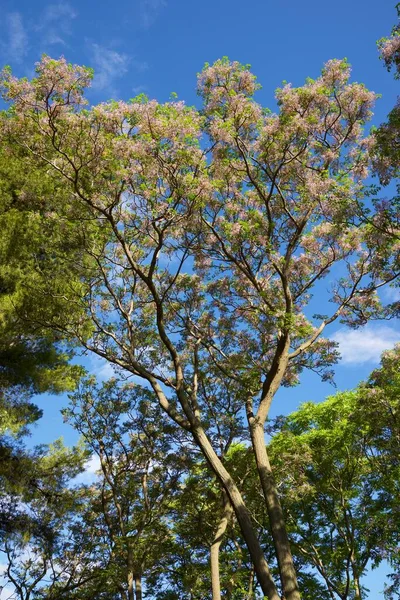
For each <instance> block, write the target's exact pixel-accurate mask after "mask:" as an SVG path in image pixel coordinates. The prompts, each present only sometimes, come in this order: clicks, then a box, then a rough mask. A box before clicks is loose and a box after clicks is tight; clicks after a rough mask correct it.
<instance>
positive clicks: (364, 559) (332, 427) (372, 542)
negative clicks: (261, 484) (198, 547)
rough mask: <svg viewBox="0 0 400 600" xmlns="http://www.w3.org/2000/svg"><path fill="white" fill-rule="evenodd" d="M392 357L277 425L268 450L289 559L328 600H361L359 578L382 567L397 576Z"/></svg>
mask: <svg viewBox="0 0 400 600" xmlns="http://www.w3.org/2000/svg"><path fill="white" fill-rule="evenodd" d="M399 354H400V347H396V349H394V350H393V351H390V352H387V353H385V354H384V355H383V357H382V366H381V368H380V369H378V370H376V371H374V372H373V373H372V375H371V377H370V378H369V380H368V381H367V382H366V383H362V384H360V385H359V386H358V387H357V388H356V389H355V390H354V391H349V392H341V393H338V394H336V395H335V396H332V397H330V398H328V399H327V400H326V401H324V402H321V403H320V404H313V403H307V404H304V405H303V406H302V407H300V409H299V410H298V411H296V412H294V413H292V414H291V415H289V416H288V417H285V418H282V420H281V421H280V425H279V428H278V431H277V433H276V434H275V435H274V436H273V438H272V441H271V443H270V445H269V450H270V454H271V456H272V457H273V460H274V464H275V465H276V473H277V478H278V481H279V487H280V489H281V490H282V498H283V503H284V507H285V511H286V514H287V522H288V523H289V524H290V525H289V527H290V531H291V533H290V535H291V539H292V540H293V544H294V547H295V548H296V554H299V556H301V557H303V559H304V561H305V562H306V564H309V565H310V566H311V567H313V569H314V570H315V571H316V572H317V573H318V574H319V576H320V577H321V578H322V579H323V580H324V581H325V584H326V587H327V590H328V592H329V597H330V598H332V599H335V598H340V599H342V600H347V599H357V600H361V598H366V597H368V595H367V591H366V590H365V589H364V588H363V586H362V583H361V578H362V576H363V575H364V574H365V572H366V570H367V569H369V568H370V567H372V568H373V567H376V566H377V565H379V564H380V563H381V562H382V560H384V559H386V560H388V561H389V562H390V563H391V564H392V566H393V567H394V568H395V569H396V570H397V568H398V558H399V557H398V545H399V533H398V532H399V527H398V525H399V511H398V502H397V499H398V497H399V491H400V490H399V485H400V471H399V460H398V457H399V439H400V438H399V431H400V430H399V425H400V423H399V402H400V387H399V383H400V378H399V369H398V364H399ZM392 589H394V588H392Z"/></svg>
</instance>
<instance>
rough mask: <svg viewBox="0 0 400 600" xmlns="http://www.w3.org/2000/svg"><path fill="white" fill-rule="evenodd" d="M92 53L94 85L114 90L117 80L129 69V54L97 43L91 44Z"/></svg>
mask: <svg viewBox="0 0 400 600" xmlns="http://www.w3.org/2000/svg"><path fill="white" fill-rule="evenodd" d="M90 55H91V63H92V65H93V67H94V71H95V77H94V81H93V86H92V87H93V88H94V89H97V90H107V91H109V92H114V89H113V88H114V83H115V81H116V80H117V79H119V78H120V77H123V75H125V74H126V73H127V71H128V66H129V62H130V59H129V56H127V55H126V54H123V53H120V52H117V51H116V50H110V49H108V48H105V47H104V46H100V44H96V43H92V44H91V45H90Z"/></svg>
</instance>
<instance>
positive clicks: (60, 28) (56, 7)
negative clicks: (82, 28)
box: [36, 2, 77, 45]
mask: <svg viewBox="0 0 400 600" xmlns="http://www.w3.org/2000/svg"><path fill="white" fill-rule="evenodd" d="M76 17H77V12H76V11H75V9H74V8H73V7H72V6H71V5H70V4H68V2H65V3H61V2H60V3H58V4H49V5H48V6H47V7H46V9H45V11H44V13H43V15H42V18H41V20H40V24H39V25H37V27H36V30H37V31H44V36H45V37H44V41H45V43H47V44H62V45H66V41H65V38H66V37H68V36H69V35H71V34H72V21H73V19H75V18H76Z"/></svg>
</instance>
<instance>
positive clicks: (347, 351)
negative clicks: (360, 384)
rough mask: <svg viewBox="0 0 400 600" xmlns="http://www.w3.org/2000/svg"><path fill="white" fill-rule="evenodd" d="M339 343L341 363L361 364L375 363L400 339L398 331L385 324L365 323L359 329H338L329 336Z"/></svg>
mask: <svg viewBox="0 0 400 600" xmlns="http://www.w3.org/2000/svg"><path fill="white" fill-rule="evenodd" d="M331 339H332V340H333V341H334V342H337V343H338V344H339V352H340V354H341V356H342V361H341V362H342V363H343V364H345V365H361V364H363V363H377V362H379V360H380V356H381V354H382V352H383V351H384V350H387V349H388V348H392V347H393V346H394V345H395V344H396V343H397V342H399V341H400V332H399V331H396V330H395V329H392V328H391V327H387V326H386V325H379V326H375V327H374V326H372V325H367V326H366V327H361V328H360V329H355V330H354V329H339V331H337V332H336V333H334V334H333V335H332V336H331Z"/></svg>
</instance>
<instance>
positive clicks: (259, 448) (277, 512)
mask: <svg viewBox="0 0 400 600" xmlns="http://www.w3.org/2000/svg"><path fill="white" fill-rule="evenodd" d="M251 438H252V442H253V448H254V454H255V457H256V465H257V470H258V474H259V477H260V481H261V486H262V489H263V494H264V498H265V503H266V506H267V511H268V517H269V522H270V525H271V531H272V537H273V540H274V547H275V552H276V557H277V560H278V567H279V575H280V579H281V583H282V589H283V595H284V598H285V600H300V591H299V586H298V583H297V575H296V570H295V568H294V563H293V556H292V551H291V549H290V542H289V537H288V535H287V531H286V524H285V519H284V516H283V510H282V506H281V503H280V500H279V496H278V491H277V489H276V484H275V480H274V476H273V473H272V469H271V465H270V462H269V458H268V454H267V449H266V445H265V439H264V427H263V426H262V425H260V424H259V423H258V424H255V425H253V426H252V427H251Z"/></svg>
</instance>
